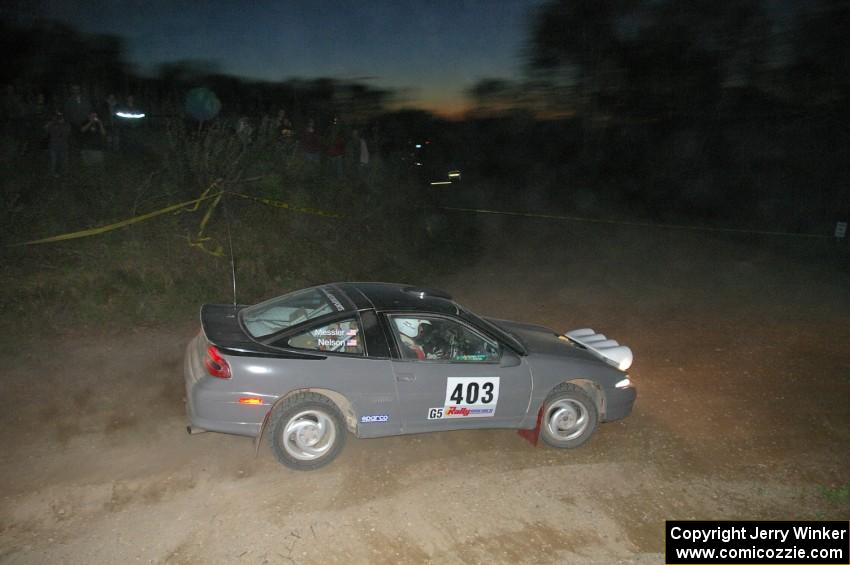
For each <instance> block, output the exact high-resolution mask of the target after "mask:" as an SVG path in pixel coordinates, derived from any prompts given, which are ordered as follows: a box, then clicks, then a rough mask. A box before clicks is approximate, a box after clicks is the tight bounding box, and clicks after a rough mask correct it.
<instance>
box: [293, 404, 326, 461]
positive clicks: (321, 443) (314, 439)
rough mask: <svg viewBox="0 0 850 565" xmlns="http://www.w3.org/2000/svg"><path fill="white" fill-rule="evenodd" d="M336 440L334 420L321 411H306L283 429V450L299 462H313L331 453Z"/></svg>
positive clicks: (294, 417) (297, 415)
mask: <svg viewBox="0 0 850 565" xmlns="http://www.w3.org/2000/svg"><path fill="white" fill-rule="evenodd" d="M335 440H336V426H335V425H334V422H333V420H332V419H331V417H330V416H328V415H327V414H326V413H325V412H322V411H321V410H304V411H302V412H299V413H298V414H296V415H295V416H293V417H292V418H290V419H289V421H288V422H287V423H286V427H285V428H284V429H283V448H284V449H285V450H286V452H287V453H288V454H289V455H291V456H292V457H294V458H295V459H298V460H299V461H312V460H314V459H318V458H319V457H321V456H322V455H325V454H326V453H327V452H328V451H330V449H331V447H333V445H334V441H335Z"/></svg>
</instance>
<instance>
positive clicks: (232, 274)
mask: <svg viewBox="0 0 850 565" xmlns="http://www.w3.org/2000/svg"><path fill="white" fill-rule="evenodd" d="M221 205H222V207H223V208H224V224H225V225H226V226H227V245H228V246H229V247H230V278H231V280H232V281H233V305H234V306H236V258H235V257H234V256H233V238H232V237H231V236H230V214H229V213H228V212H227V196H226V195H225V194H222V198H221Z"/></svg>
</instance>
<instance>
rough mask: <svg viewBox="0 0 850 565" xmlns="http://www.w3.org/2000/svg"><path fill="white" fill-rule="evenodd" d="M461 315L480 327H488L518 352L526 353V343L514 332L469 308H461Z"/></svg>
mask: <svg viewBox="0 0 850 565" xmlns="http://www.w3.org/2000/svg"><path fill="white" fill-rule="evenodd" d="M460 315H461V317H462V318H466V319H467V320H469V321H471V322H472V323H473V324H476V325H477V326H478V327H480V328H486V329H487V330H489V331H490V333H492V334H494V335H497V336H499V337H501V338H502V339H504V340H505V341H506V342H507V343H508V345H510V346H511V348H513V349H514V350H515V351H516V352H517V353H520V354H525V345H524V344H523V343H522V341H520V339H519V338H518V337H517V336H515V335H514V334H512V333H511V332H509V331H507V330H505V329H503V328H501V327H499V326H497V325H496V324H494V323H493V322H491V321H489V320H487V319H485V318H482V317H481V316H478V315H476V314H474V313H472V312H470V311H469V310H464V309H463V308H460Z"/></svg>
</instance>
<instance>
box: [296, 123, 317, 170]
mask: <svg viewBox="0 0 850 565" xmlns="http://www.w3.org/2000/svg"><path fill="white" fill-rule="evenodd" d="M301 153H302V155H304V160H305V161H307V162H308V163H313V164H318V162H319V158H320V155H321V154H322V140H321V138H319V135H318V134H317V133H316V122H314V121H313V119H312V118H310V120H308V121H307V128H306V129H305V130H304V132H303V133H302V134H301Z"/></svg>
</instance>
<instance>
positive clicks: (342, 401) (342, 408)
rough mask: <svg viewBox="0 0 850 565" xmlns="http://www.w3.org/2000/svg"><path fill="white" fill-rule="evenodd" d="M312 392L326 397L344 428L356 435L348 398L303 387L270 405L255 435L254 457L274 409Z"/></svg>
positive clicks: (336, 393) (314, 388) (339, 394)
mask: <svg viewBox="0 0 850 565" xmlns="http://www.w3.org/2000/svg"><path fill="white" fill-rule="evenodd" d="M307 392H313V393H316V394H321V395H322V396H324V397H327V398H328V399H329V400H330V401H331V402H333V403H334V405H336V408H337V410H339V413H340V414H342V418H343V421H344V422H345V427H346V428H347V429H348V431H350V432H351V433H352V434H355V435H357V414H356V413H355V412H354V406H353V405H352V403H351V401H350V400H348V398H347V397H346V396H345V395H344V394H342V393H340V392H337V391H335V390H331V389H329V388H317V387H305V388H296V389H293V390H290V391H289V392H287V393H286V394H284V395H283V396H281V397H280V398H278V399H277V400H275V402H274V404H272V405H271V406H270V407H269V409H268V411H267V412H266V415H265V417H264V418H263V423H262V424H261V425H260V433H258V434H257V437H256V438H255V439H254V456H255V457H256V456H257V454H258V453H259V451H260V443H261V442H262V440H263V435H265V431H266V427H267V426H268V423H269V418H270V417H271V414H272V413H273V412H274V411H275V409H276V408H277V407H278V406H280V404H281V403H283V402H284V401H285V400H286V399H287V398H290V397H292V396H294V395H296V394H301V393H307Z"/></svg>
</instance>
